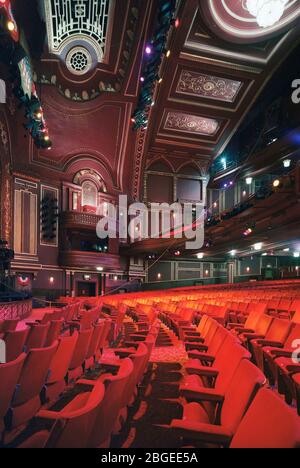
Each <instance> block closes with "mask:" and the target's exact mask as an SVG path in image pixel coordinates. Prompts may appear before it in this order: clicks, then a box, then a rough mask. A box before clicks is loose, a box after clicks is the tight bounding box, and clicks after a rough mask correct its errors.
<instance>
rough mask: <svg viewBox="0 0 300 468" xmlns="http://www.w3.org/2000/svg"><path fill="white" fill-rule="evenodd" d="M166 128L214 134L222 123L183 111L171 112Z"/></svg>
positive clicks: (175, 130)
mask: <svg viewBox="0 0 300 468" xmlns="http://www.w3.org/2000/svg"><path fill="white" fill-rule="evenodd" d="M164 128H165V130H172V131H174V132H182V133H193V134H196V135H204V136H214V135H215V134H216V133H217V131H218V130H219V128H220V123H219V122H218V121H217V120H215V119H210V118H208V117H200V116H197V115H190V114H184V113H182V112H169V113H168V115H167V119H166V122H165V126H164Z"/></svg>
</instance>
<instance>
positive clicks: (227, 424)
mask: <svg viewBox="0 0 300 468" xmlns="http://www.w3.org/2000/svg"><path fill="white" fill-rule="evenodd" d="M184 332H185V335H184V336H185V338H184V339H185V344H186V348H187V350H189V351H188V353H189V357H190V360H189V361H188V362H187V363H186V366H185V370H186V373H187V376H186V377H185V378H184V380H183V382H182V384H181V386H180V391H181V396H182V397H184V398H185V403H184V404H183V418H182V419H181V420H173V421H172V423H171V424H170V426H169V427H168V429H169V431H171V432H172V433H173V434H176V435H177V436H178V437H180V438H182V439H183V443H187V442H188V443H190V442H191V441H193V440H194V441H197V443H199V442H201V443H203V444H209V445H213V446H223V447H231V448H296V447H297V448H298V447H300V419H299V418H298V417H297V416H296V414H295V412H294V411H293V410H291V409H290V408H289V407H288V406H286V405H285V403H284V402H282V400H281V399H280V398H279V397H278V396H277V395H275V394H274V392H272V391H271V390H268V389H266V388H265V385H266V377H265V375H264V374H263V372H262V371H261V370H260V369H259V368H258V367H257V366H255V365H254V364H253V363H251V362H250V358H251V353H250V352H249V351H248V350H247V349H246V348H245V347H243V346H241V344H240V341H239V337H238V335H237V334H234V333H230V331H228V330H226V329H225V328H224V327H222V326H221V325H220V324H218V323H217V322H216V321H214V320H213V319H211V318H209V317H207V316H205V317H203V319H202V320H201V322H200V325H199V327H198V329H197V331H195V329H192V328H191V329H189V328H188V327H186V328H185V331H184ZM276 418H279V419H277V420H276ZM278 421H280V424H278Z"/></svg>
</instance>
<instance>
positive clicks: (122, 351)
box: [115, 348, 136, 359]
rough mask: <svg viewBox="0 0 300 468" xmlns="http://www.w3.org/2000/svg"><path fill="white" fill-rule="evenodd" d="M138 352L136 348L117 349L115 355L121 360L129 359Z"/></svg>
mask: <svg viewBox="0 0 300 468" xmlns="http://www.w3.org/2000/svg"><path fill="white" fill-rule="evenodd" d="M135 352H136V349H135V348H127V349H126V348H122V349H116V350H115V355H116V356H119V357H120V358H123V359H124V358H127V357H129V356H130V355H131V354H134V353H135Z"/></svg>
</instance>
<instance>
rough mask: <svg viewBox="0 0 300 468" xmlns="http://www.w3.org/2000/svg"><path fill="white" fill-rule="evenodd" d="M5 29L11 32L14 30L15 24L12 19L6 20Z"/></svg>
mask: <svg viewBox="0 0 300 468" xmlns="http://www.w3.org/2000/svg"><path fill="white" fill-rule="evenodd" d="M7 29H8V30H9V31H11V32H12V31H14V30H15V24H14V22H13V21H8V22H7Z"/></svg>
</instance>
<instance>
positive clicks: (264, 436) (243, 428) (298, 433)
mask: <svg viewBox="0 0 300 468" xmlns="http://www.w3.org/2000/svg"><path fill="white" fill-rule="evenodd" d="M230 447H231V448H233V449H295V448H300V420H299V418H298V417H297V416H296V415H295V413H294V411H293V410H291V409H290V408H289V407H288V406H286V404H285V403H284V402H283V401H282V400H281V399H280V398H279V397H278V396H277V395H275V394H274V393H273V392H271V391H270V390H266V389H261V390H260V391H259V393H258V395H257V396H256V398H255V399H254V401H253V403H252V405H251V407H250V408H249V410H248V411H247V414H246V416H245V417H244V419H243V421H242V423H241V424H240V426H239V428H238V430H237V432H236V434H235V437H234V438H233V440H232V443H231V446H230Z"/></svg>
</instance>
